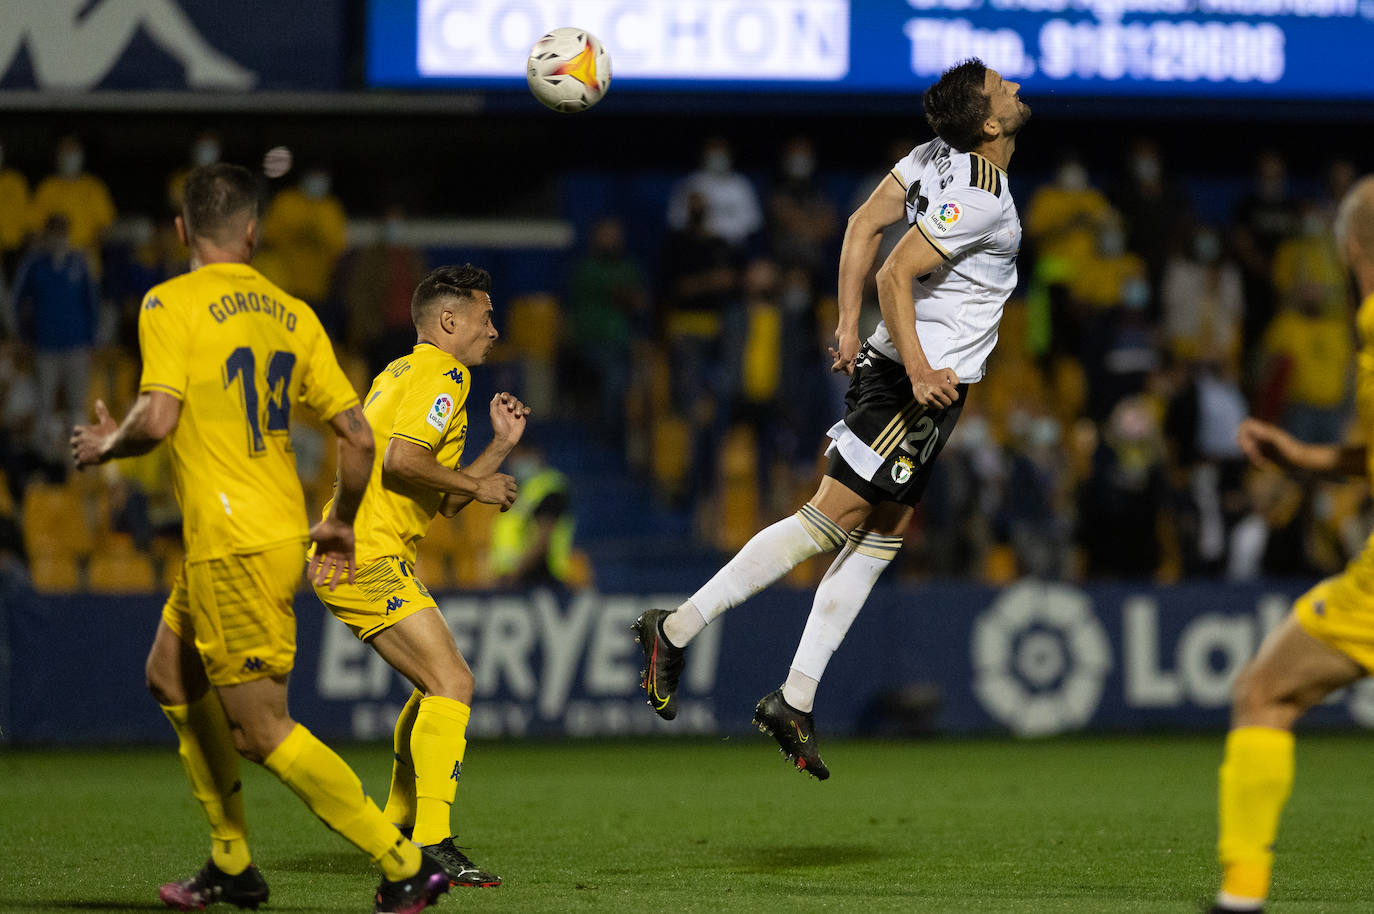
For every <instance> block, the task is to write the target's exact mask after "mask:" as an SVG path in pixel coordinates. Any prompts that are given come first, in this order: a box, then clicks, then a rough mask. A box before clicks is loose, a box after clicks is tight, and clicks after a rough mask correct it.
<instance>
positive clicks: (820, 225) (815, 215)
mask: <svg viewBox="0 0 1374 914" xmlns="http://www.w3.org/2000/svg"><path fill="white" fill-rule="evenodd" d="M779 166H780V174H779V175H778V177H777V178H776V179H775V181H774V184H773V193H772V196H771V197H769V200H768V234H769V247H770V248H771V249H772V252H773V260H774V261H775V262H776V263H777V264H778V266H780V267H782V268H783V269H788V268H791V267H800V268H802V269H804V270H806V271H807V272H808V273H809V274H811V276H813V277H816V278H817V279H819V278H820V277H822V276H824V275H825V273H826V270H827V269H833V266H832V261H833V258H832V257H831V256H830V250H829V246H830V245H831V244H832V243H833V242H834V240H835V235H836V232H837V230H838V228H839V218H838V217H837V215H836V213H835V206H834V204H832V203H831V202H830V200H829V199H827V198H826V195H825V192H824V191H822V190H821V187H820V184H819V183H818V182H817V181H816V147H815V144H813V143H812V142H811V140H810V139H809V138H807V137H802V136H798V137H793V138H792V139H790V140H788V141H787V142H786V143H785V144H784V145H783V148H782V157H781V161H780V162H779Z"/></svg>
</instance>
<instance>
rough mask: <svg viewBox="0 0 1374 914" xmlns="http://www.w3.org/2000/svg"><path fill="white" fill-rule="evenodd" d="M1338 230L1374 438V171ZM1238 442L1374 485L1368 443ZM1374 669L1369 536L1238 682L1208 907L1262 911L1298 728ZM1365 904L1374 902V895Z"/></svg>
mask: <svg viewBox="0 0 1374 914" xmlns="http://www.w3.org/2000/svg"><path fill="white" fill-rule="evenodd" d="M1336 237H1337V239H1338V241H1339V243H1340V247H1341V249H1342V253H1343V255H1344V257H1345V260H1346V262H1347V264H1348V265H1349V267H1350V269H1351V272H1352V273H1353V274H1354V277H1355V285H1356V288H1357V289H1358V290H1359V294H1360V296H1361V299H1362V303H1361V304H1360V308H1359V312H1358V314H1357V316H1356V320H1357V323H1358V326H1359V336H1360V352H1359V355H1358V357H1357V362H1356V365H1357V370H1356V377H1357V381H1358V392H1357V397H1358V406H1359V419H1360V424H1361V425H1362V426H1363V427H1364V430H1363V437H1364V438H1366V439H1368V438H1369V437H1370V435H1371V434H1374V175H1371V176H1368V177H1366V178H1364V179H1363V180H1361V181H1359V182H1357V183H1356V184H1355V186H1354V187H1353V188H1351V190H1350V192H1349V193H1348V194H1347V195H1346V197H1345V199H1344V200H1343V201H1342V202H1341V206H1340V209H1339V211H1338V214H1337V217H1336ZM1330 368H1331V370H1332V371H1342V370H1344V367H1343V366H1340V365H1332V366H1330ZM1240 445H1241V447H1242V448H1243V449H1244V451H1245V453H1246V455H1247V456H1249V458H1250V459H1251V461H1253V462H1254V463H1256V464H1259V465H1262V466H1263V465H1277V466H1279V467H1281V468H1283V469H1286V470H1294V471H1298V472H1301V473H1315V474H1319V475H1325V476H1336V475H1349V476H1356V475H1368V476H1369V477H1370V479H1371V481H1374V451H1372V450H1370V449H1369V448H1368V446H1367V445H1365V444H1360V445H1355V446H1351V445H1338V444H1306V443H1304V442H1301V441H1298V440H1297V439H1296V438H1294V437H1293V436H1292V435H1289V434H1288V433H1287V432H1285V431H1283V430H1282V429H1280V428H1278V427H1276V426H1274V425H1271V424H1269V423H1267V422H1260V421H1258V420H1255V419H1247V420H1246V421H1245V422H1244V423H1243V424H1242V425H1241V429H1240ZM1371 671H1374V537H1371V539H1370V541H1369V542H1367V543H1366V544H1365V547H1364V551H1362V552H1361V553H1360V554H1359V555H1358V556H1356V557H1355V558H1354V559H1353V560H1352V561H1351V562H1350V564H1349V565H1347V566H1346V569H1345V571H1344V572H1342V573H1341V574H1339V575H1336V576H1335V577H1332V578H1328V579H1327V580H1325V581H1322V582H1321V583H1320V584H1318V585H1317V586H1316V587H1314V588H1312V589H1311V590H1309V591H1308V592H1307V593H1305V594H1303V595H1302V596H1301V597H1299V598H1298V600H1297V602H1295V603H1294V604H1293V612H1292V613H1291V614H1290V615H1289V616H1288V618H1287V619H1285V620H1284V621H1283V622H1282V623H1281V624H1280V625H1279V627H1278V628H1276V629H1275V630H1274V631H1273V632H1271V633H1270V634H1269V636H1268V637H1266V638H1265V639H1264V643H1263V644H1261V645H1260V649H1259V652H1258V653H1257V654H1256V656H1255V658H1254V659H1253V660H1252V661H1251V662H1250V663H1249V664H1248V665H1247V666H1246V667H1245V669H1244V670H1242V671H1241V674H1240V676H1239V678H1238V679H1237V680H1236V685H1235V690H1234V705H1233V708H1232V712H1231V732H1230V733H1229V734H1227V737H1226V754H1225V757H1224V760H1223V761H1222V765H1221V773H1220V803H1219V812H1220V815H1219V820H1220V822H1219V824H1220V837H1219V840H1218V843H1217V852H1218V856H1219V857H1220V859H1221V867H1222V877H1221V890H1220V892H1218V894H1217V902H1216V906H1215V907H1214V908H1213V909H1212V910H1213V911H1214V912H1235V911H1260V910H1262V909H1263V907H1264V901H1265V899H1266V898H1267V897H1268V894H1269V881H1270V876H1271V873H1272V871H1273V866H1274V838H1275V837H1276V836H1277V834H1278V827H1279V814H1280V813H1281V812H1282V811H1283V805H1284V803H1285V802H1286V801H1287V799H1288V793H1289V791H1290V789H1291V788H1292V786H1293V724H1294V723H1295V722H1296V721H1297V719H1298V718H1299V717H1301V716H1302V714H1303V713H1304V712H1305V711H1306V710H1307V709H1308V708H1311V707H1312V706H1313V705H1315V704H1317V703H1318V702H1320V701H1321V700H1322V699H1324V698H1325V697H1326V696H1327V695H1329V694H1331V693H1332V692H1333V691H1335V690H1336V689H1339V688H1342V687H1343V686H1347V685H1350V684H1351V683H1352V682H1355V681H1356V680H1358V679H1361V678H1363V677H1365V676H1368V675H1369V674H1370V672H1371ZM1367 903H1368V904H1374V893H1371V894H1370V895H1369V898H1368V899H1367Z"/></svg>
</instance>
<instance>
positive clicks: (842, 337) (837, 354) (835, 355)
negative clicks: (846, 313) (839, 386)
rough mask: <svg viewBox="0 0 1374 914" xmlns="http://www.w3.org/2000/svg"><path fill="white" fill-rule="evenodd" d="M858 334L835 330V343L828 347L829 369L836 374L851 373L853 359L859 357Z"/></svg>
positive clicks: (852, 370)
mask: <svg viewBox="0 0 1374 914" xmlns="http://www.w3.org/2000/svg"><path fill="white" fill-rule="evenodd" d="M859 346H860V343H859V334H857V333H848V332H845V331H840V330H836V331H835V345H834V346H831V347H830V359H831V362H830V370H831V371H833V372H835V373H836V374H847V375H852V374H853V373H854V360H855V359H857V358H858V357H859Z"/></svg>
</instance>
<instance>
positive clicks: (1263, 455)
mask: <svg viewBox="0 0 1374 914" xmlns="http://www.w3.org/2000/svg"><path fill="white" fill-rule="evenodd" d="M1236 440H1237V443H1239V444H1240V449H1241V450H1242V451H1243V452H1244V453H1245V456H1246V457H1248V458H1249V459H1250V462H1251V463H1253V464H1255V465H1256V466H1260V467H1276V468H1278V469H1280V470H1285V471H1289V472H1298V473H1311V474H1315V475H1317V476H1327V477H1344V476H1363V475H1364V474H1365V472H1366V467H1367V464H1366V462H1365V460H1366V453H1367V451H1366V448H1365V446H1364V445H1363V444H1308V443H1307V442H1304V441H1299V440H1298V439H1297V438H1294V437H1293V436H1292V435H1290V434H1288V432H1286V431H1284V430H1283V429H1281V428H1279V427H1278V426H1277V425H1274V424H1273V423H1271V422H1264V421H1262V420H1260V419H1246V420H1245V421H1244V422H1242V423H1241V425H1240V430H1239V431H1238V432H1237V433H1236Z"/></svg>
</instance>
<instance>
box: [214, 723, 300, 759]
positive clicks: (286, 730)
mask: <svg viewBox="0 0 1374 914" xmlns="http://www.w3.org/2000/svg"><path fill="white" fill-rule="evenodd" d="M294 726H295V722H294V721H291V720H284V721H279V720H271V721H260V722H253V723H249V724H247V725H246V726H245V725H240V724H235V723H232V722H231V724H230V732H231V733H232V734H233V737H234V750H235V751H236V752H238V754H239V755H240V756H242V757H243V758H245V759H247V760H248V761H250V762H254V763H256V764H259V765H261V764H262V763H263V762H265V761H267V757H268V756H269V755H271V754H272V752H273V751H274V750H275V749H276V748H277V747H278V746H280V745H281V743H282V740H284V739H285V738H286V737H287V736H288V735H289V734H290V732H291V729H292V728H293V727H294Z"/></svg>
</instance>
